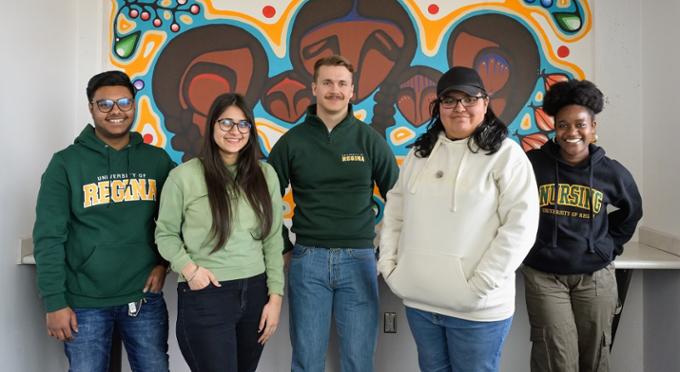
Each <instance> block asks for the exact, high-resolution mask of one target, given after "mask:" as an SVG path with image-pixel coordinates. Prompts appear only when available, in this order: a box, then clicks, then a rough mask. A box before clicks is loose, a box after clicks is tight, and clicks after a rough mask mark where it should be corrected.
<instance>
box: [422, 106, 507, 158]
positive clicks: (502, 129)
mask: <svg viewBox="0 0 680 372" xmlns="http://www.w3.org/2000/svg"><path fill="white" fill-rule="evenodd" d="M439 103H440V99H439V98H437V99H435V100H433V101H432V103H430V122H429V123H428V124H427V131H426V132H425V133H423V134H422V135H421V136H420V137H418V139H416V141H415V142H414V143H413V144H412V145H411V146H410V147H415V149H416V156H417V157H419V158H426V157H428V156H430V153H431V152H432V148H433V147H434V144H435V143H436V142H437V137H439V133H441V132H442V131H443V130H444V124H442V120H441V118H440V116H439ZM507 137H508V128H507V127H506V126H505V124H504V123H503V122H502V121H501V119H499V118H498V117H497V116H496V114H495V113H494V112H493V110H492V109H491V106H488V107H487V110H486V114H484V120H482V124H480V125H479V126H478V127H477V128H476V129H475V131H474V132H472V135H471V136H470V137H469V138H468V143H467V146H468V148H469V149H470V151H472V152H474V153H476V152H477V151H479V149H482V150H484V151H487V153H486V154H487V155H491V154H493V153H495V152H496V151H498V149H500V148H501V144H502V143H503V140H504V139H505V138H507ZM473 142H474V144H473ZM473 145H474V147H473Z"/></svg>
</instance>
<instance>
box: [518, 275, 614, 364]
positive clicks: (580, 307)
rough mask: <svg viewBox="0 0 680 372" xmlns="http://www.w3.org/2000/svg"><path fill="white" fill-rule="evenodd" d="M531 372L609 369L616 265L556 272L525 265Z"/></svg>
mask: <svg viewBox="0 0 680 372" xmlns="http://www.w3.org/2000/svg"><path fill="white" fill-rule="evenodd" d="M520 271H521V272H522V274H523V275H524V286H525V291H526V302H527V310H528V312H529V322H530V324H531V342H532V347H531V371H532V372H608V371H609V345H610V344H611V328H612V320H613V318H614V314H615V312H616V311H617V309H618V293H617V289H616V277H615V275H614V265H613V264H610V265H609V266H607V267H605V268H603V269H601V270H598V271H596V272H594V273H592V274H571V275H558V274H550V273H545V272H542V271H539V270H536V269H533V268H531V267H528V266H526V265H522V266H521V267H520Z"/></svg>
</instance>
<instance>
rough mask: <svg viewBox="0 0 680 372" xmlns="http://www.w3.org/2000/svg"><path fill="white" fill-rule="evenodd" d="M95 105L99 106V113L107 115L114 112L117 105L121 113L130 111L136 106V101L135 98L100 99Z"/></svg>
mask: <svg viewBox="0 0 680 372" xmlns="http://www.w3.org/2000/svg"><path fill="white" fill-rule="evenodd" d="M94 103H95V104H96V105H97V108H98V109H99V111H101V112H102V113H104V114H107V113H109V112H111V110H113V105H117V106H118V109H119V110H120V111H130V110H132V107H133V106H134V105H135V100H134V98H118V99H117V100H112V99H100V100H97V101H95V102H94Z"/></svg>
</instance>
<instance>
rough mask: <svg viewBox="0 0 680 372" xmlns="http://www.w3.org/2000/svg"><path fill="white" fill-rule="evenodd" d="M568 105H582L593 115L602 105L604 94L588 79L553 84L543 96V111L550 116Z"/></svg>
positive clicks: (600, 109)
mask: <svg viewBox="0 0 680 372" xmlns="http://www.w3.org/2000/svg"><path fill="white" fill-rule="evenodd" d="M569 105H579V106H583V107H585V108H587V109H588V110H589V111H590V114H591V115H592V116H594V115H595V114H599V113H600V112H601V111H602V108H603V107H604V95H603V94H602V92H601V91H600V90H599V89H598V88H597V87H596V86H595V84H593V83H592V82H590V81H588V80H568V81H562V82H559V83H557V84H555V85H553V86H552V87H551V88H550V90H548V92H546V93H545V97H544V98H543V111H545V113H546V114H548V115H550V116H555V115H557V113H558V112H559V111H560V110H561V109H562V108H563V107H564V106H569Z"/></svg>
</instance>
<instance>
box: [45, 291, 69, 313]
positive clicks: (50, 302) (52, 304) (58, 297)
mask: <svg viewBox="0 0 680 372" xmlns="http://www.w3.org/2000/svg"><path fill="white" fill-rule="evenodd" d="M43 304H44V305H45V311H47V312H48V313H51V312H53V311H57V310H59V309H63V308H65V307H68V302H66V296H65V295H64V293H57V294H53V295H49V296H44V297H43Z"/></svg>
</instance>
